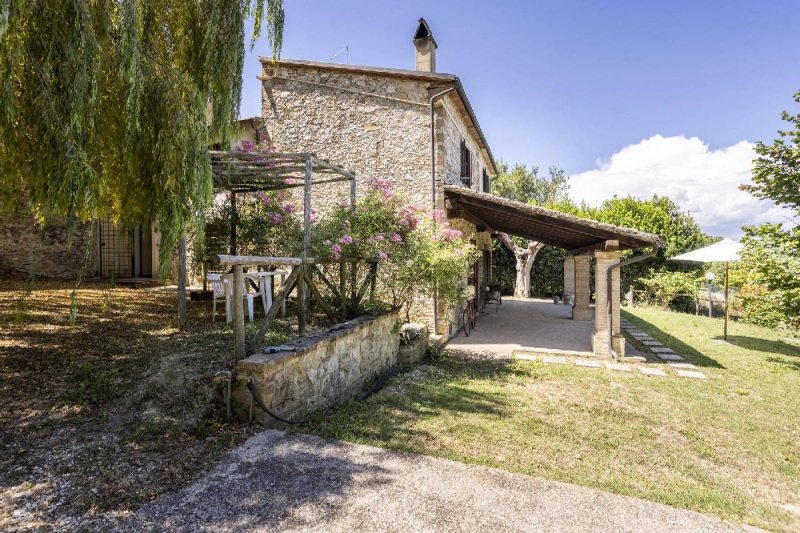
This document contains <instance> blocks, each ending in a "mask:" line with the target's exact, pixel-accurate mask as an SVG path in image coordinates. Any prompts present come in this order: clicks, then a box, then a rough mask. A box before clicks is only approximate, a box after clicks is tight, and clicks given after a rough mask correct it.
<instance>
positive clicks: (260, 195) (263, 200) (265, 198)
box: [256, 191, 269, 205]
mask: <svg viewBox="0 0 800 533" xmlns="http://www.w3.org/2000/svg"><path fill="white" fill-rule="evenodd" d="M256 196H257V197H258V199H259V200H261V203H262V204H264V205H269V196H267V195H266V193H265V192H264V191H258V192H257V193H256Z"/></svg>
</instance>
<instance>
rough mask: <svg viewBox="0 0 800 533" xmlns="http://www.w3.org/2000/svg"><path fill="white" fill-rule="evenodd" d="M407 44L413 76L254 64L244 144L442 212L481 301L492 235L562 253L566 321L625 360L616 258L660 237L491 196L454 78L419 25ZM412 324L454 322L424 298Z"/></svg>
mask: <svg viewBox="0 0 800 533" xmlns="http://www.w3.org/2000/svg"><path fill="white" fill-rule="evenodd" d="M412 40H413V44H414V58H415V69H414V70H404V69H395V68H382V67H368V66H355V65H348V64H334V63H321V62H314V61H305V60H297V59H279V60H274V59H272V58H261V63H262V75H261V76H260V77H259V79H260V80H261V81H262V99H261V100H262V115H261V117H254V118H252V119H247V120H245V121H242V122H241V125H242V130H243V137H244V138H248V139H249V140H253V141H263V142H267V143H270V144H272V145H273V146H274V147H275V148H276V149H277V150H279V151H288V152H312V153H315V154H317V155H318V156H319V157H321V158H324V159H329V160H332V161H336V162H337V163H338V164H340V165H342V166H344V167H346V168H347V169H349V170H351V171H353V172H355V173H356V175H357V176H359V177H360V178H369V177H373V176H376V177H380V178H389V179H391V180H392V182H393V184H394V188H395V190H399V191H401V192H403V193H405V195H406V196H407V197H408V198H409V199H410V200H411V201H412V202H414V203H415V204H418V205H422V206H430V207H432V208H434V209H441V210H445V212H446V213H447V216H448V218H449V219H450V222H451V224H452V225H453V226H454V227H457V228H458V229H461V230H462V231H464V233H465V235H467V236H468V237H469V238H471V239H472V241H473V242H474V243H475V245H476V247H477V248H478V249H479V250H480V252H481V254H482V256H481V257H480V258H479V259H478V260H477V261H476V263H475V265H474V267H473V269H472V271H471V272H469V273H465V277H467V278H468V281H469V282H470V283H471V284H473V285H474V286H475V287H476V291H477V295H478V297H479V298H480V297H481V296H482V295H483V294H484V289H485V287H486V286H487V284H488V282H489V279H490V276H491V246H492V233H494V232H497V231H504V232H507V233H510V234H514V235H519V236H521V237H525V238H530V239H534V240H539V241H540V242H543V243H545V244H550V245H554V246H558V247H561V248H564V249H566V250H568V251H569V252H570V253H569V255H568V256H567V258H566V260H565V267H564V273H565V276H564V278H565V283H564V293H565V295H568V297H570V298H571V299H573V300H574V306H573V313H572V315H573V319H574V320H592V319H594V322H595V327H594V332H593V334H592V339H591V340H592V346H593V350H594V351H595V352H597V353H608V352H609V351H610V350H612V349H613V350H614V351H616V352H617V353H619V354H622V353H624V340H623V338H622V335H621V334H620V329H619V305H620V302H619V268H618V266H619V264H620V250H623V249H632V248H644V247H657V246H658V245H659V241H658V237H657V236H655V235H650V234H646V233H642V232H638V231H635V230H630V229H628V228H619V227H615V226H611V225H607V224H601V223H598V222H594V221H588V220H584V219H578V218H577V217H573V216H571V215H565V214H562V213H556V212H553V211H549V210H546V209H542V208H537V207H533V206H529V205H526V204H520V203H518V202H511V201H508V200H504V199H501V198H498V197H496V196H494V195H491V183H492V179H493V178H494V177H495V176H496V175H497V168H496V167H495V163H494V157H493V155H492V151H491V149H490V147H489V143H488V142H487V140H486V137H485V135H484V134H483V131H482V130H481V127H480V123H479V122H478V118H477V116H476V114H475V111H474V110H473V108H472V106H471V105H470V102H469V99H468V98H467V93H466V91H465V89H464V86H463V84H462V82H461V80H460V79H459V78H458V76H456V75H454V74H444V73H440V72H437V71H436V50H437V43H436V40H435V39H434V36H433V33H432V31H431V28H430V27H429V25H428V23H427V22H426V21H425V20H424V19H420V20H419V25H418V27H417V30H416V32H415V33H414V36H413V39H412ZM322 187H325V186H322ZM345 196H346V191H345V190H344V189H339V190H337V189H336V185H332V186H330V187H329V190H324V191H318V190H315V192H314V195H313V201H314V204H315V205H314V206H313V207H314V208H315V209H317V210H324V209H325V205H326V203H332V202H336V201H338V199H339V198H343V197H345ZM592 259H594V262H595V269H596V272H597V274H596V276H595V280H596V286H595V294H596V298H595V300H596V305H595V308H594V309H591V308H590V296H591V290H590V268H591V264H592ZM605 274H608V276H606V275H605ZM609 288H615V290H609ZM609 302H610V305H607V303H609ZM456 311H457V310H456ZM415 315H416V316H415V319H417V320H420V321H423V320H424V321H425V322H427V323H428V325H429V326H432V327H435V332H436V333H437V334H438V335H441V336H443V337H445V338H447V337H449V336H450V335H451V334H453V333H454V332H455V331H456V330H457V328H458V327H459V324H458V323H457V322H458V321H457V320H456V317H459V316H460V313H458V312H455V311H454V310H449V312H448V311H446V310H444V309H439V308H438V307H437V305H436V301H435V299H433V298H430V300H429V302H427V303H425V304H423V305H422V306H421V308H420V309H418V310H417V312H416V313H415Z"/></svg>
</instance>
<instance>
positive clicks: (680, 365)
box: [667, 363, 697, 368]
mask: <svg viewBox="0 0 800 533" xmlns="http://www.w3.org/2000/svg"><path fill="white" fill-rule="evenodd" d="M667 364H668V365H669V366H671V367H672V368H697V367H696V366H694V365H693V364H692V363H667Z"/></svg>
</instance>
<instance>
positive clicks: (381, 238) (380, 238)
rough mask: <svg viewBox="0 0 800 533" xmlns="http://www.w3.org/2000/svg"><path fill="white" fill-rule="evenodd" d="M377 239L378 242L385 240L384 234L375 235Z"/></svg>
mask: <svg viewBox="0 0 800 533" xmlns="http://www.w3.org/2000/svg"><path fill="white" fill-rule="evenodd" d="M375 240H376V241H378V242H383V235H375Z"/></svg>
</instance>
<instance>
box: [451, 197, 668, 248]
mask: <svg viewBox="0 0 800 533" xmlns="http://www.w3.org/2000/svg"><path fill="white" fill-rule="evenodd" d="M444 190H445V198H446V200H447V202H448V209H449V213H448V214H450V215H452V216H458V217H461V218H464V219H466V220H468V221H470V222H472V223H473V224H475V225H476V226H478V227H483V228H485V230H486V231H500V232H504V233H509V234H511V235H516V236H518V237H522V238H525V239H530V240H535V241H539V242H542V243H544V244H549V245H551V246H557V247H559V248H563V249H565V250H567V251H568V252H569V253H572V254H582V253H588V252H590V251H592V250H615V249H619V250H626V249H627V250H631V249H636V248H650V247H653V248H660V247H661V246H662V244H661V240H660V239H659V237H658V235H654V234H652V233H645V232H643V231H638V230H635V229H631V228H625V227H622V226H614V225H612V224H605V223H603V222H597V221H596V220H590V219H586V218H580V217H577V216H575V215H570V214H567V213H561V212H559V211H553V210H552V209H545V208H543V207H537V206H534V205H528V204H524V203H522V202H515V201H513V200H507V199H505V198H501V197H499V196H495V195H493V194H487V193H482V192H478V191H473V190H472V189H467V188H465V187H459V186H455V185H446V186H445V188H444Z"/></svg>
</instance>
